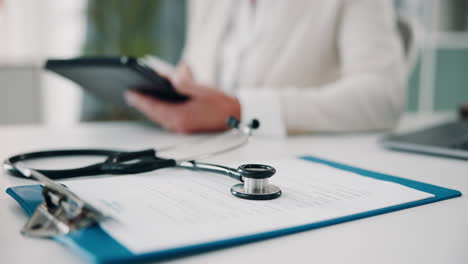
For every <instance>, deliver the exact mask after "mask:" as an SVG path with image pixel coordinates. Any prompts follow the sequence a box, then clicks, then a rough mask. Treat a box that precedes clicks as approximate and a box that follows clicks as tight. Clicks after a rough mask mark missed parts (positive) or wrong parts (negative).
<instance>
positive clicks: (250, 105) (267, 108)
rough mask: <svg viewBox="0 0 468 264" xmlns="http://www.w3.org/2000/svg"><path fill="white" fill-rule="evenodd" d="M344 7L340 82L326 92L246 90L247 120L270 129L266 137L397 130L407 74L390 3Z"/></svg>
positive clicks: (242, 96)
mask: <svg viewBox="0 0 468 264" xmlns="http://www.w3.org/2000/svg"><path fill="white" fill-rule="evenodd" d="M344 2H345V4H344V8H343V10H342V19H341V23H340V25H339V29H338V32H337V34H338V38H337V41H338V49H339V53H340V54H339V56H340V60H341V78H340V79H339V80H337V81H336V82H333V83H329V84H326V85H324V86H323V87H306V88H303V89H295V88H285V89H262V90H261V92H259V91H258V90H256V89H241V92H240V93H239V94H238V97H239V100H240V102H241V105H242V109H243V110H242V118H243V119H244V118H251V117H255V116H258V117H260V118H262V122H263V123H264V124H265V123H266V124H268V127H267V128H268V129H264V130H263V133H267V134H276V135H279V134H284V131H288V132H289V133H304V132H349V131H365V130H383V129H389V128H392V127H394V126H395V125H396V123H397V121H398V119H399V116H400V114H401V112H402V110H403V109H404V105H405V88H406V84H405V82H406V76H405V75H406V73H405V69H406V68H405V66H404V61H403V53H402V45H401V42H400V39H399V36H398V33H397V29H396V23H395V18H394V12H393V7H392V6H391V1H386V0H344ZM268 102H271V103H268ZM267 113H271V114H267ZM272 113H278V114H276V115H274V114H272Z"/></svg>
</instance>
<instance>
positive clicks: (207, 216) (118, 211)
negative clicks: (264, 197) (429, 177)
mask: <svg viewBox="0 0 468 264" xmlns="http://www.w3.org/2000/svg"><path fill="white" fill-rule="evenodd" d="M271 165H273V166H274V167H275V168H276V169H277V174H276V175H275V176H273V178H272V179H271V183H273V184H275V185H277V186H279V187H280V188H281V189H282V191H283V194H282V196H281V197H280V198H278V199H275V200H270V201H250V200H243V199H239V198H237V197H234V196H232V195H231V194H230V188H231V187H232V185H234V184H237V182H236V181H235V180H233V179H231V178H228V177H225V176H223V175H219V174H213V173H204V172H192V171H188V170H186V169H176V168H171V169H163V170H159V171H154V172H150V173H145V174H140V175H131V176H115V177H108V178H98V179H85V180H74V181H67V182H66V183H65V184H66V185H67V186H68V187H69V188H70V189H71V190H72V191H74V192H75V193H77V194H78V195H80V196H81V197H82V198H83V199H85V200H87V201H88V202H90V203H91V204H93V205H94V206H96V207H97V208H99V209H100V210H102V211H103V212H104V213H106V214H108V215H110V216H112V218H113V219H112V220H106V221H104V222H102V223H101V226H102V228H103V229H104V230H105V231H106V232H107V233H108V234H110V235H111V236H112V237H113V238H114V239H116V240H117V241H119V242H120V243H121V244H122V245H124V246H125V247H127V248H128V249H129V250H131V251H132V252H134V253H144V252H150V251H155V250H162V249H168V248H174V247H179V246H186V245H191V244H197V243H202V242H210V241H216V240H221V239H227V238H233V237H239V236H243V235H249V234H256V233H260V232H265V231H272V230H277V229H281V228H287V227H293V226H297V225H302V224H309V223H313V222H318V221H323V220H327V219H332V218H337V217H341V216H346V215H352V214H357V213H362V212H366V211H370V210H375V209H379V208H384V207H389V206H393V205H398V204H403V203H407V202H411V201H417V200H421V199H425V198H429V197H433V195H432V194H429V193H425V192H421V191H418V190H414V189H411V188H408V187H405V186H403V185H399V184H396V183H392V182H387V181H381V180H376V179H373V178H368V177H364V176H360V175H358V174H355V173H352V172H347V171H343V170H339V169H335V168H332V167H329V166H327V165H323V164H318V163H312V162H308V161H303V160H297V159H294V160H293V159H291V160H282V161H278V162H274V163H272V164H271Z"/></svg>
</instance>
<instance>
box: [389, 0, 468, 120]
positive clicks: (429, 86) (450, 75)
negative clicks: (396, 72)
mask: <svg viewBox="0 0 468 264" xmlns="http://www.w3.org/2000/svg"><path fill="white" fill-rule="evenodd" d="M396 3H397V6H398V7H399V11H400V13H402V14H403V15H405V16H409V17H410V18H411V19H413V20H414V21H416V22H417V23H418V25H419V27H418V28H419V29H420V31H421V32H419V33H420V36H421V38H420V39H419V46H420V59H419V63H418V65H417V67H416V68H415V69H414V71H413V73H412V75H411V78H410V82H409V98H408V109H409V110H411V111H420V112H432V111H453V110H455V109H456V108H457V107H458V106H459V105H461V104H462V103H466V102H468V75H467V74H466V69H467V68H468V0H397V1H396Z"/></svg>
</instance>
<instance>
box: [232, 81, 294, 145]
mask: <svg viewBox="0 0 468 264" xmlns="http://www.w3.org/2000/svg"><path fill="white" fill-rule="evenodd" d="M238 99H239V102H240V105H241V119H242V120H243V121H244V122H249V121H250V120H251V119H253V118H256V119H258V120H259V121H260V128H259V129H258V132H256V134H259V135H263V136H275V137H286V136H287V131H286V126H285V123H284V121H283V113H282V109H281V108H282V106H281V101H280V97H279V95H278V94H277V93H275V92H274V91H256V90H244V91H240V92H239V93H238Z"/></svg>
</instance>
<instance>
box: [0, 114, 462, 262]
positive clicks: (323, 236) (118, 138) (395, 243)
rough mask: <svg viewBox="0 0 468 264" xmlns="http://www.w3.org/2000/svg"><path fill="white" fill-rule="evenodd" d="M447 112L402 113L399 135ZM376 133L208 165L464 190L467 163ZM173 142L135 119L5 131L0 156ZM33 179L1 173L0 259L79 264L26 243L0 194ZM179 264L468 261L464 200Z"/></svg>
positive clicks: (267, 147)
mask: <svg viewBox="0 0 468 264" xmlns="http://www.w3.org/2000/svg"><path fill="white" fill-rule="evenodd" d="M444 118H446V116H443V115H442V116H420V115H418V116H414V115H406V116H405V118H404V119H403V121H402V125H401V126H400V128H401V129H409V128H414V127H419V126H422V125H426V124H431V123H436V122H438V121H439V120H441V119H444ZM380 136H381V135H380V134H357V135H328V136H326V135H315V136H299V137H291V138H289V139H285V140H278V139H265V138H256V139H255V140H254V141H252V143H251V144H249V145H248V146H246V147H245V148H243V149H241V150H238V151H236V152H233V153H229V154H225V155H223V156H220V157H217V158H215V159H211V160H209V161H213V162H220V163H223V164H226V165H232V166H234V165H238V162H240V161H242V160H249V161H251V162H254V161H268V159H281V158H290V157H293V156H297V155H302V154H310V155H315V156H318V157H323V158H326V159H330V160H334V161H338V162H342V163H346V164H350V165H354V166H358V167H362V168H366V169H370V170H375V171H379V172H383V173H387V174H392V175H396V176H400V177H405V178H409V179H414V180H418V181H423V182H427V183H431V184H435V185H440V186H443V187H447V188H453V189H457V190H459V191H461V192H462V193H468V162H467V161H462V160H456V159H447V158H438V157H432V156H424V155H416V154H410V153H401V152H393V151H388V150H385V149H383V148H381V147H380V146H378V145H377V140H378V138H379V137H380ZM171 137H172V136H170V135H168V134H166V133H163V132H161V131H158V130H155V129H154V128H151V127H148V126H143V125H139V124H132V123H105V124H86V125H80V126H77V127H73V128H47V127H39V126H10V127H0V159H1V160H3V159H5V158H6V157H8V156H9V155H12V154H15V153H19V152H26V151H31V150H40V149H51V148H64V147H65V148H68V147H108V148H122V149H125V148H129V149H143V148H147V147H151V146H158V145H161V144H162V143H164V142H165V140H167V139H168V138H171ZM31 183H32V182H31V181H28V180H23V179H18V178H14V177H11V176H8V175H5V174H4V173H3V172H1V173H0V189H1V192H0V263H50V264H52V263H83V260H82V259H80V258H78V257H77V256H76V255H75V254H74V253H73V252H72V251H71V250H68V249H65V248H64V247H63V246H61V245H59V244H58V243H56V242H53V241H48V240H37V239H31V238H25V237H22V236H21V235H20V234H19V230H20V228H21V227H22V225H23V224H24V223H25V222H26V220H27V217H26V215H25V213H24V212H23V211H22V209H21V208H20V207H19V205H18V204H17V203H16V202H15V201H14V200H13V199H11V198H10V197H9V196H7V194H6V193H5V192H4V190H5V189H6V188H7V187H9V186H15V185H24V184H31ZM170 262H174V263H233V264H239V263H282V264H284V263H291V262H292V263H360V264H362V263H425V264H429V263H468V199H467V196H462V197H460V198H456V199H451V200H447V201H442V202H438V203H433V204H429V205H424V206H420V207H416V208H411V209H407V210H402V211H397V212H394V213H389V214H385V215H380V216H376V217H371V218H366V219H362V220H358V221H352V222H349V223H344V224H340V225H335V226H331V227H326V228H321V229H317V230H312V231H307V232H303V233H299V234H294V235H289V236H285V237H280V238H276V239H270V240H266V241H262V242H257V243H253V244H249V245H243V246H238V247H234V248H230V249H224V250H219V251H215V252H209V253H204V254H201V255H197V256H191V257H186V258H182V259H176V260H172V261H170Z"/></svg>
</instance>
